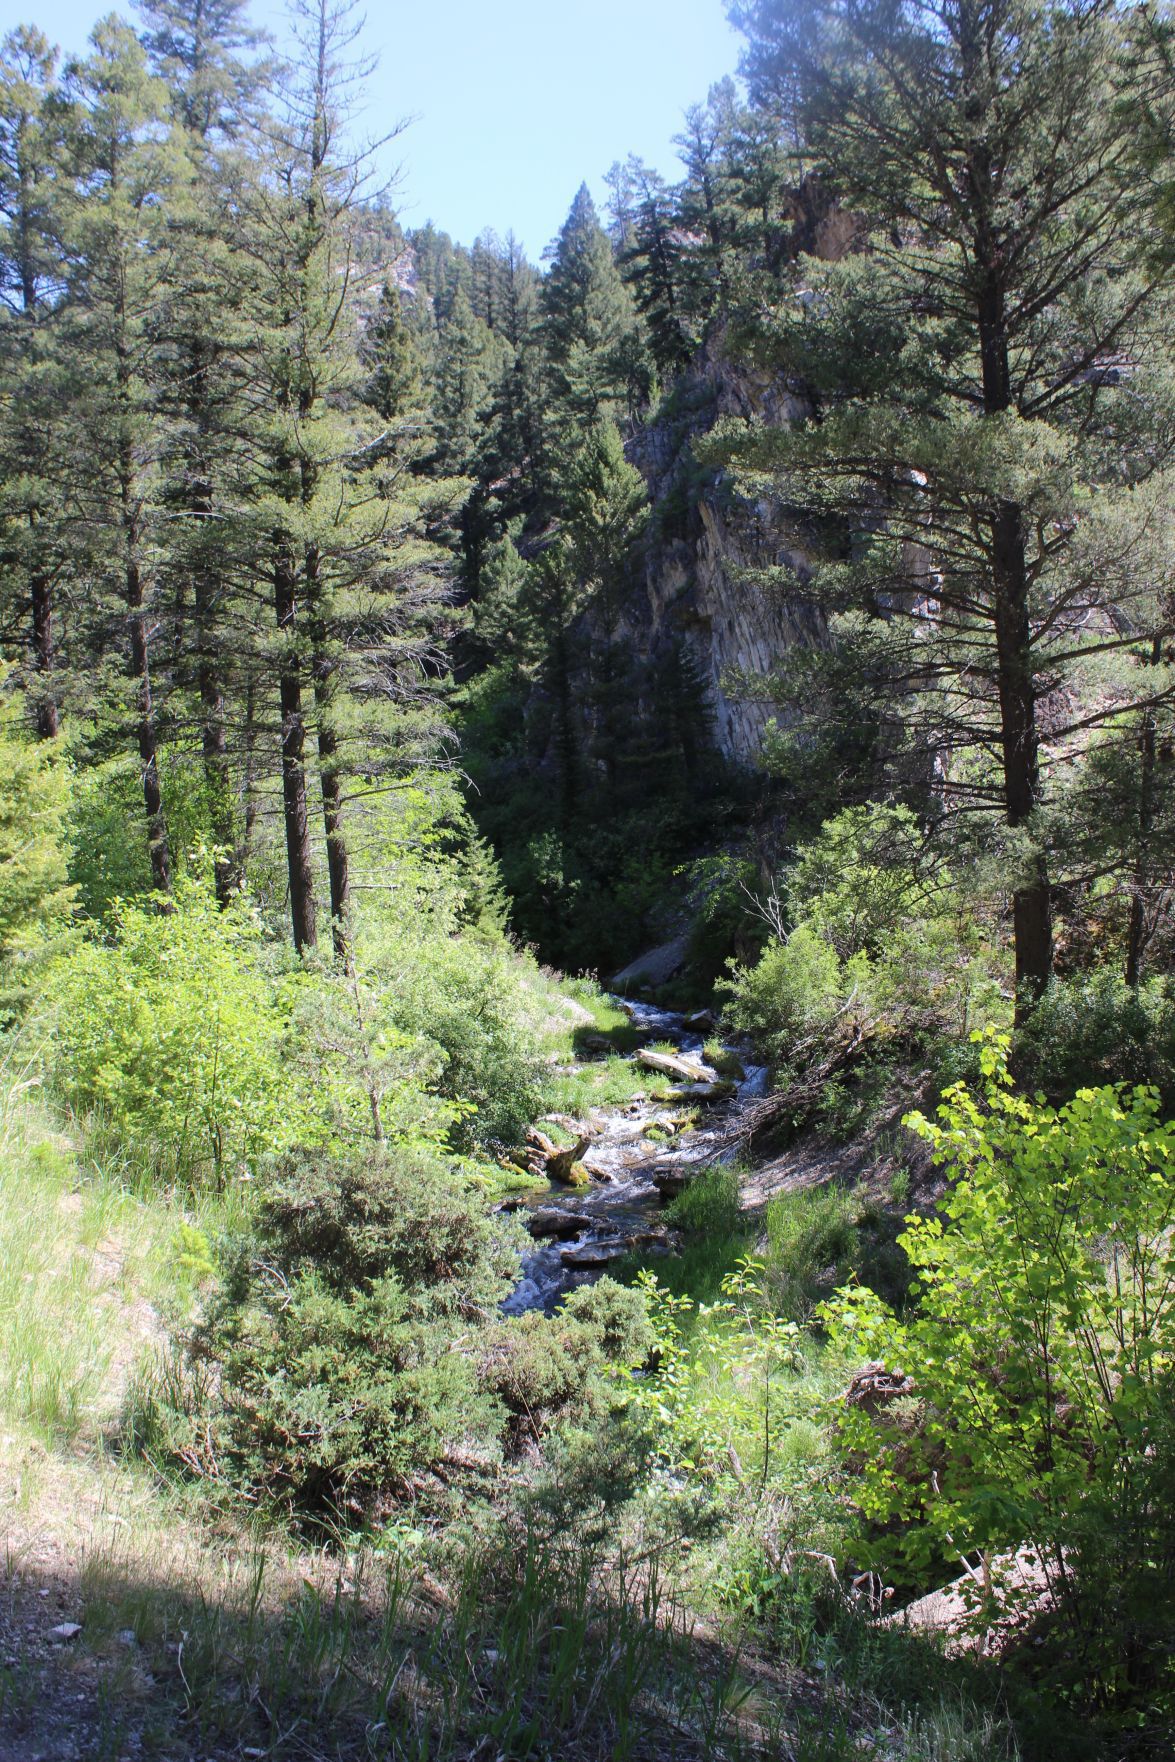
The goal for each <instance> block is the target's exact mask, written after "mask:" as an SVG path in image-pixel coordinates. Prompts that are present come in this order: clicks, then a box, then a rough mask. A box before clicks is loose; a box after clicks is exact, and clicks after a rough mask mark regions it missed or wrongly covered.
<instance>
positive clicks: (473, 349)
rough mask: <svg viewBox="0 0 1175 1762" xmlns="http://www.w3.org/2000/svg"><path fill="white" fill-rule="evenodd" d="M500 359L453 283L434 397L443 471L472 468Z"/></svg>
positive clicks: (482, 433)
mask: <svg viewBox="0 0 1175 1762" xmlns="http://www.w3.org/2000/svg"><path fill="white" fill-rule="evenodd" d="M499 360H500V355H499V351H498V349H497V348H496V347H495V342H494V338H493V336H492V334H491V332H490V331H489V329H488V328H487V326H486V325H485V324H484V323H483V322H482V320H481V319H480V318H478V317H477V315H476V313H475V312H474V310H473V307H472V306H471V305H470V303H469V300H468V298H467V296H466V294H465V291H464V289H463V288H461V289H458V291H457V293H456V295H455V296H454V299H453V308H452V311H451V313H450V315H449V317H448V319H447V320H446V322H445V323H444V325H443V326H442V327H441V335H440V344H439V350H438V360H437V374H436V392H435V396H434V398H433V418H434V422H435V426H436V433H437V440H438V443H439V462H440V465H441V468H442V470H444V471H446V472H473V471H475V470H476V468H477V464H478V459H479V455H480V453H481V450H482V447H483V445H484V442H485V439H486V421H487V417H488V415H489V410H490V402H491V398H492V394H493V384H494V379H495V369H496V367H497V365H498V362H499Z"/></svg>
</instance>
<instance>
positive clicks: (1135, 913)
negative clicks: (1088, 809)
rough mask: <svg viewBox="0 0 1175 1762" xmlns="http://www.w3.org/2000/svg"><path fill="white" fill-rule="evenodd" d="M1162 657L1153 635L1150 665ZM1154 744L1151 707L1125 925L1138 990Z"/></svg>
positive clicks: (1131, 980)
mask: <svg viewBox="0 0 1175 1762" xmlns="http://www.w3.org/2000/svg"><path fill="white" fill-rule="evenodd" d="M1162 658H1163V644H1162V639H1161V638H1160V637H1157V636H1156V637H1155V638H1154V639H1153V642H1152V644H1151V653H1150V662H1151V665H1152V666H1153V667H1157V666H1158V664H1159V662H1160V661H1161V660H1162ZM1155 745H1156V726H1155V713H1154V711H1153V710H1145V711H1144V712H1143V718H1142V730H1141V732H1140V734H1139V737H1138V766H1139V776H1138V844H1137V847H1136V852H1135V858H1134V875H1133V877H1132V884H1131V889H1130V921H1129V923H1128V924H1127V927H1126V983H1127V985H1128V986H1129V987H1130V989H1131V991H1137V990H1138V986H1139V981H1140V979H1141V977H1142V957H1143V954H1144V953H1145V951H1146V943H1147V935H1146V906H1145V903H1144V902H1145V898H1146V881H1147V858H1148V856H1149V854H1150V840H1151V829H1152V827H1153V825H1154V817H1155Z"/></svg>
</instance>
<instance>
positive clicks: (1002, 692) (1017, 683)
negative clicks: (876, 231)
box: [992, 502, 1053, 1027]
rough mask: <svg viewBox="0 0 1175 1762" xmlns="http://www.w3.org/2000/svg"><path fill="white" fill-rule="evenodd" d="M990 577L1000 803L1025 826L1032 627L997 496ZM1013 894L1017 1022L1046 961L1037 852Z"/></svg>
mask: <svg viewBox="0 0 1175 1762" xmlns="http://www.w3.org/2000/svg"><path fill="white" fill-rule="evenodd" d="M992 570H993V576H994V583H995V632H996V678H997V685H998V689H999V700H1000V740H1001V747H1002V752H1003V769H1004V811H1005V815H1006V818H1007V823H1008V825H1009V826H1010V827H1012V828H1013V829H1016V828H1019V827H1025V826H1027V825H1028V824H1029V822H1030V820H1031V817H1032V815H1033V813H1034V811H1035V810H1036V808H1037V807H1038V806H1039V804H1040V799H1041V788H1040V738H1039V734H1038V731H1037V726H1036V691H1035V687H1034V682H1033V677H1032V630H1031V625H1030V623H1029V617H1028V587H1027V578H1026V572H1025V568H1024V539H1023V532H1022V526H1021V511H1020V509H1019V507H1018V506H1017V505H1016V504H1015V503H1013V502H1005V503H1002V504H1001V506H1000V509H999V512H998V514H997V516H996V518H995V520H994V521H993V523H992ZM1031 864H1032V867H1031V874H1030V875H1029V876H1028V877H1027V878H1026V879H1025V880H1024V881H1023V882H1022V883H1021V885H1020V886H1018V887H1017V888H1016V890H1015V892H1014V893H1013V895H1012V922H1013V933H1014V938H1015V948H1016V1023H1017V1026H1018V1027H1022V1026H1023V1024H1024V1022H1025V1021H1026V1020H1027V1018H1028V1016H1029V1015H1031V1013H1032V1010H1033V1008H1034V1006H1035V1005H1036V1003H1037V1001H1038V1000H1039V998H1040V996H1041V993H1042V992H1043V991H1044V988H1045V986H1046V985H1047V984H1048V981H1049V977H1050V975H1051V973H1052V968H1053V924H1052V899H1051V890H1050V888H1049V879H1048V870H1047V868H1046V865H1045V858H1044V853H1043V852H1036V853H1034V855H1033V857H1032V859H1031Z"/></svg>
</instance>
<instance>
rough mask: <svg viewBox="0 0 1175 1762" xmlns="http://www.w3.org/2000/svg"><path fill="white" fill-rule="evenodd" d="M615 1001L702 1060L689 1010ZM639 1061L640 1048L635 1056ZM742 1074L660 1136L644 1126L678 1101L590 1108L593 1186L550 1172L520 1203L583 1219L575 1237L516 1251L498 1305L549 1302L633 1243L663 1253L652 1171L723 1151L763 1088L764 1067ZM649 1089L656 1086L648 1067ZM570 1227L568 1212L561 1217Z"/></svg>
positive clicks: (522, 1210) (667, 1170) (664, 1171)
mask: <svg viewBox="0 0 1175 1762" xmlns="http://www.w3.org/2000/svg"><path fill="white" fill-rule="evenodd" d="M613 1001H614V1002H615V1003H616V1004H618V1006H619V1007H620V1008H621V1009H622V1010H624V1011H625V1013H626V1014H627V1015H628V1017H629V1019H630V1020H631V1022H632V1024H633V1026H634V1027H635V1028H636V1029H637V1031H638V1033H639V1034H640V1037H641V1039H642V1041H653V1040H655V1041H657V1042H666V1043H670V1044H672V1045H673V1046H674V1047H675V1048H676V1049H677V1051H678V1052H679V1053H680V1054H681V1055H682V1056H683V1057H685V1058H687V1059H691V1060H693V1061H694V1062H702V1063H704V1062H705V1061H704V1057H703V1052H702V1046H703V1038H704V1036H703V1034H702V1033H701V1032H699V1031H698V1029H697V1028H696V1027H694V1028H691V1027H687V1025H686V1023H687V1018H686V1017H685V1016H683V1015H680V1014H678V1013H677V1012H675V1011H673V1010H662V1009H655V1008H654V1007H653V1006H652V1005H651V1004H645V1003H631V1002H629V1001H628V1000H627V999H625V998H614V999H613ZM633 1059H634V1062H635V1059H636V1055H635V1054H634V1055H633ZM743 1069H744V1071H745V1073H746V1075H745V1078H744V1080H743V1081H742V1082H740V1083H738V1084H737V1086H736V1092H735V1095H734V1097H733V1098H732V1099H730V1100H727V1101H723V1102H718V1103H715V1104H712V1105H709V1106H704V1107H703V1108H702V1109H701V1111H700V1120H699V1124H698V1125H697V1126H696V1127H695V1128H693V1129H692V1130H691V1129H684V1130H679V1131H676V1132H674V1134H673V1136H672V1137H670V1138H669V1139H668V1140H667V1141H666V1140H658V1139H652V1138H649V1137H647V1136H646V1133H647V1131H648V1128H649V1127H650V1126H653V1125H657V1124H660V1125H662V1126H667V1125H668V1124H669V1122H671V1120H672V1118H673V1116H674V1114H675V1113H679V1112H680V1110H681V1108H682V1106H683V1105H687V1104H685V1103H682V1102H680V1101H679V1102H665V1101H652V1100H648V1099H646V1100H634V1101H630V1102H628V1103H627V1104H623V1105H620V1106H617V1107H607V1108H596V1109H593V1110H592V1112H591V1113H590V1115H589V1116H588V1117H587V1119H586V1120H585V1121H584V1126H585V1130H586V1131H590V1133H591V1144H590V1146H589V1148H588V1150H587V1151H586V1152H585V1153H584V1157H583V1163H584V1167H585V1168H586V1169H587V1171H588V1173H589V1174H590V1175H591V1176H592V1181H591V1185H590V1186H589V1187H567V1186H564V1185H562V1184H561V1183H558V1182H555V1181H552V1182H550V1183H549V1185H548V1186H547V1187H545V1188H542V1189H540V1190H538V1191H537V1192H535V1193H533V1194H528V1195H527V1197H526V1198H525V1199H524V1200H523V1201H522V1203H521V1205H520V1206H519V1207H518V1210H519V1215H520V1217H521V1218H522V1221H523V1222H525V1221H526V1217H527V1214H528V1213H534V1212H537V1211H546V1210H555V1211H558V1212H560V1213H565V1214H567V1213H574V1214H575V1218H576V1219H577V1220H578V1219H582V1228H577V1229H576V1230H575V1234H574V1236H573V1237H569V1239H566V1240H554V1239H543V1240H541V1241H537V1242H536V1243H535V1245H534V1247H533V1249H531V1250H530V1251H529V1252H528V1253H527V1254H525V1255H524V1256H523V1258H522V1266H521V1276H520V1279H519V1282H518V1284H517V1286H516V1287H515V1289H514V1290H513V1292H512V1293H511V1294H510V1296H509V1297H508V1298H507V1299H506V1301H505V1303H504V1304H503V1306H502V1307H503V1309H504V1310H505V1311H506V1313H507V1314H509V1315H520V1314H522V1313H523V1312H524V1311H525V1310H528V1309H542V1310H545V1311H548V1312H549V1311H550V1310H552V1309H554V1307H555V1306H556V1304H557V1303H558V1302H559V1300H560V1299H561V1298H562V1297H563V1296H565V1295H566V1293H567V1292H568V1291H572V1290H574V1289H575V1288H576V1286H578V1285H583V1284H589V1283H590V1282H591V1281H592V1280H593V1279H596V1278H598V1277H599V1275H600V1273H601V1272H603V1271H604V1270H605V1269H606V1267H607V1266H608V1265H609V1263H610V1262H611V1261H613V1260H616V1259H619V1257H620V1256H621V1255H622V1254H624V1253H626V1252H627V1251H628V1250H629V1249H640V1250H641V1251H643V1252H646V1253H647V1252H658V1251H660V1252H669V1251H670V1250H671V1248H672V1235H671V1233H670V1231H668V1230H667V1229H666V1228H665V1225H664V1223H663V1221H662V1220H661V1219H660V1217H659V1213H660V1212H661V1209H662V1207H663V1205H664V1203H665V1201H664V1199H663V1197H662V1195H661V1192H660V1191H659V1189H658V1188H657V1186H656V1185H655V1177H656V1176H657V1175H659V1174H660V1175H670V1176H672V1175H674V1174H678V1173H680V1174H683V1175H685V1176H686V1177H687V1178H688V1176H689V1174H690V1173H691V1172H693V1171H694V1170H696V1169H697V1168H699V1167H702V1166H704V1165H705V1164H707V1163H712V1162H714V1161H716V1160H718V1159H719V1158H720V1157H722V1156H723V1155H726V1154H728V1153H729V1152H728V1150H727V1149H726V1148H725V1146H726V1145H727V1143H728V1141H729V1137H730V1130H729V1129H730V1123H731V1114H732V1111H733V1110H735V1109H737V1108H738V1107H739V1106H740V1105H741V1104H742V1103H743V1102H744V1101H748V1100H750V1099H752V1097H754V1096H757V1095H762V1094H764V1093H765V1092H766V1087H767V1072H766V1069H764V1068H763V1067H761V1066H756V1065H748V1064H746V1063H744V1065H743ZM648 1077H649V1086H650V1088H653V1087H657V1086H659V1084H660V1083H663V1082H664V1079H663V1078H662V1079H659V1078H658V1076H657V1074H656V1073H655V1072H653V1071H650V1072H649V1073H648ZM563 1227H564V1228H565V1229H567V1230H570V1229H571V1228H572V1227H573V1224H572V1221H571V1220H563Z"/></svg>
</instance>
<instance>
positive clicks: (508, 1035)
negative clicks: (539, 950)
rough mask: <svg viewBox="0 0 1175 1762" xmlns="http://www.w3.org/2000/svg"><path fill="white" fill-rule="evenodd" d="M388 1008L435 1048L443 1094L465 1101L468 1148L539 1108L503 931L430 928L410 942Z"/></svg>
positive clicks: (536, 1074) (536, 1058)
mask: <svg viewBox="0 0 1175 1762" xmlns="http://www.w3.org/2000/svg"><path fill="white" fill-rule="evenodd" d="M405 952H406V954H407V956H408V958H406V959H405V958H403V957H402V958H401V962H400V972H399V979H400V983H399V985H398V986H397V987H396V988H395V989H394V990H393V991H389V996H388V1012H389V1014H390V1016H391V1019H392V1021H393V1022H394V1023H395V1025H396V1026H397V1027H398V1028H400V1029H401V1030H402V1031H404V1032H407V1033H409V1034H412V1035H415V1036H418V1037H420V1038H421V1039H423V1040H426V1041H428V1042H430V1043H431V1044H432V1045H433V1046H435V1047H436V1048H438V1049H439V1051H440V1054H441V1064H440V1070H439V1071H438V1074H437V1077H436V1084H437V1087H438V1088H439V1089H440V1091H441V1093H442V1094H444V1095H447V1096H449V1097H450V1098H452V1099H453V1100H458V1101H463V1102H468V1103H471V1104H472V1106H473V1108H474V1109H475V1110H476V1111H475V1112H472V1113H470V1114H469V1115H467V1116H466V1118H465V1120H464V1122H463V1123H462V1124H461V1125H460V1126H459V1127H458V1139H459V1141H461V1142H462V1143H464V1144H465V1145H466V1147H469V1146H472V1145H474V1144H477V1145H482V1146H485V1145H490V1144H508V1143H512V1142H516V1141H517V1140H518V1138H519V1137H520V1136H521V1135H522V1133H523V1131H524V1130H525V1128H526V1126H527V1125H529V1123H530V1122H531V1121H532V1120H533V1119H535V1118H536V1116H537V1115H538V1114H539V1113H541V1112H542V1107H543V1092H542V1079H543V1077H544V1075H545V1066H544V1064H543V1061H542V1058H541V1056H540V1051H539V1042H538V1033H537V1027H536V1024H535V1022H534V1020H533V1019H532V1017H531V1014H530V1013H529V1012H528V1010H527V1007H526V994H525V992H524V991H523V989H522V987H521V985H520V983H519V978H520V974H519V959H518V956H516V955H515V954H514V953H513V951H512V950H511V948H510V946H509V944H508V943H507V942H506V941H505V939H504V938H502V937H496V938H494V937H489V936H484V935H476V934H473V933H467V934H466V935H464V936H461V937H460V938H456V937H452V936H445V935H439V934H438V935H435V936H433V937H431V938H428V939H420V940H417V941H415V943H414V944H413V943H410V944H409V945H408V949H407V950H406V951H405Z"/></svg>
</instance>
